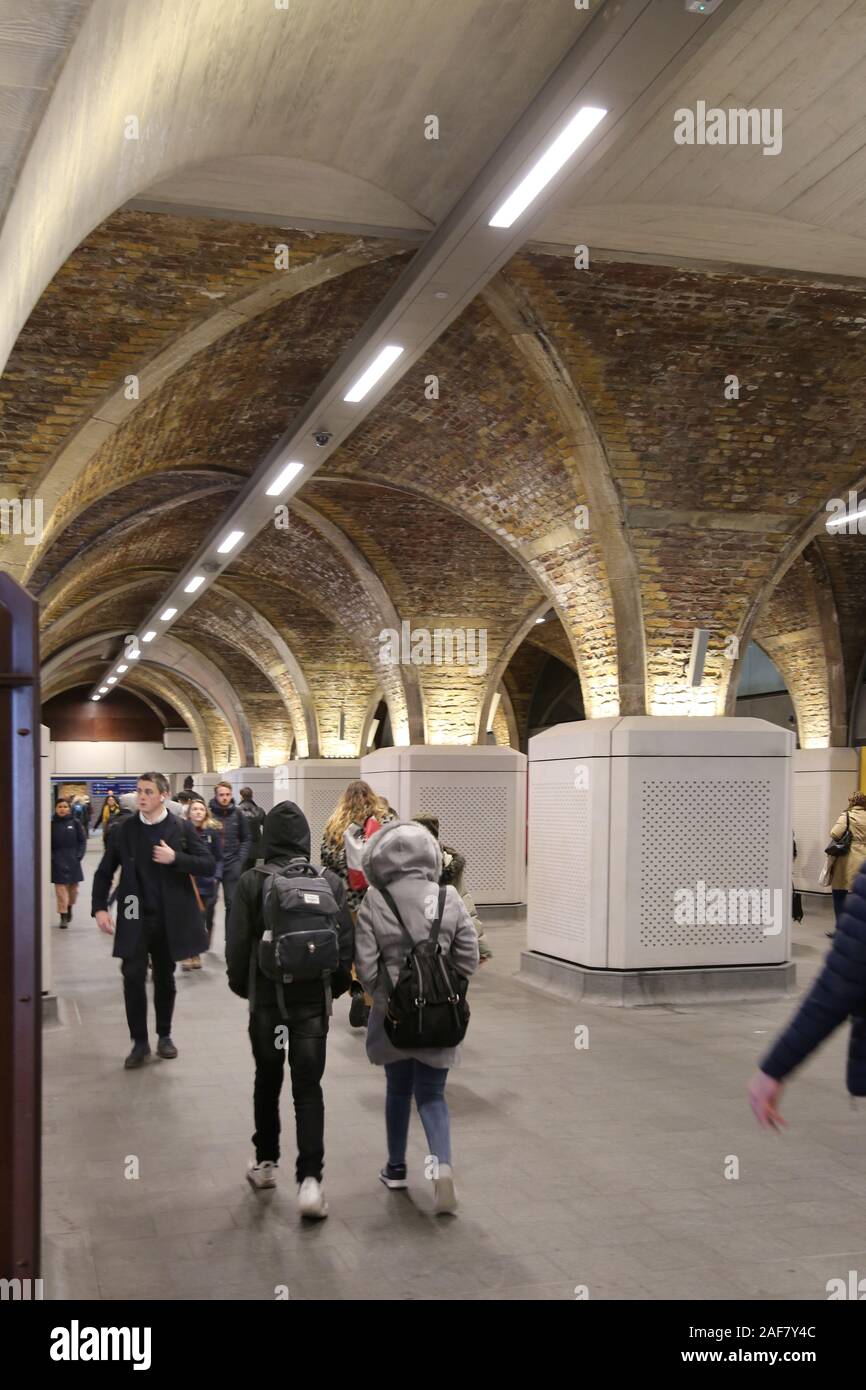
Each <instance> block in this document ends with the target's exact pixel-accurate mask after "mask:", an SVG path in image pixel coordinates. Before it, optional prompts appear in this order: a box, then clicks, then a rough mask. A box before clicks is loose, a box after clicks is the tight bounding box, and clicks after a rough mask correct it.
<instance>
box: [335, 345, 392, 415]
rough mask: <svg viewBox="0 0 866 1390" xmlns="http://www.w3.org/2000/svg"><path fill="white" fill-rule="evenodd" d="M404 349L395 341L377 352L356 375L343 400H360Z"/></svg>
mask: <svg viewBox="0 0 866 1390" xmlns="http://www.w3.org/2000/svg"><path fill="white" fill-rule="evenodd" d="M403 351H404V349H403V348H401V347H398V346H397V345H396V344H395V343H390V344H389V345H388V346H387V347H383V348H382V351H381V352H379V353H377V355H376V357H374V359H373V361H372V362H371V363H370V365H369V367H368V368H367V370H366V371H365V372H364V373H362V375H361V376H359V377H358V380H357V381H356V382H355V385H354V386H353V387H351V389H350V390H349V392H348V394H347V395H345V396H344V397H343V400H344V401H362V400H363V399H364V397H365V396H366V395H367V393H368V391H372V389H373V387H374V386H375V385H376V382H377V381H379V380H380V379H381V378H382V377H383V376H384V375H385V373H386V372H387V370H388V368H389V367H390V366H391V365H392V364H393V363H394V362H396V361H397V358H398V357H399V356H400V355H401V354H402V352H403Z"/></svg>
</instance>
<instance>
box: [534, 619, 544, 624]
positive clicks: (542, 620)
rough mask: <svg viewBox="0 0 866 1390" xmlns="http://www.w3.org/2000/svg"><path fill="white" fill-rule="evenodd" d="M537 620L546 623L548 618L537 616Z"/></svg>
mask: <svg viewBox="0 0 866 1390" xmlns="http://www.w3.org/2000/svg"><path fill="white" fill-rule="evenodd" d="M535 621H536V624H537V623H546V622H547V619H546V618H536V619H535Z"/></svg>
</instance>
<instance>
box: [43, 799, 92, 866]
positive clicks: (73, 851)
mask: <svg viewBox="0 0 866 1390" xmlns="http://www.w3.org/2000/svg"><path fill="white" fill-rule="evenodd" d="M86 849H87V833H86V831H85V829H84V826H83V825H82V824H81V821H80V820H76V818H75V816H73V814H72V812H71V811H70V813H69V815H68V816H58V814H57V812H56V811H55V813H54V815H53V816H52V817H51V882H52V883H81V882H82V880H83V879H84V872H83V870H82V868H81V861H82V859H83V858H84V852H85V850H86Z"/></svg>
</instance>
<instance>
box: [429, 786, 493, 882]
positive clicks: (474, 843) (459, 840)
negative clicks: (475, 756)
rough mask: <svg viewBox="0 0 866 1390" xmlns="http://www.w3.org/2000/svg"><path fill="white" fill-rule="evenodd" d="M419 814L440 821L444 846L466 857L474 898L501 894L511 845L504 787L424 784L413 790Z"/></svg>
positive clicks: (467, 872) (468, 876)
mask: <svg viewBox="0 0 866 1390" xmlns="http://www.w3.org/2000/svg"><path fill="white" fill-rule="evenodd" d="M413 793H414V796H415V797H416V798H417V800H416V803H415V804H416V805H417V807H418V810H419V811H421V810H423V811H429V812H431V813H432V814H433V815H434V816H438V817H439V834H440V837H441V839H442V841H443V843H444V844H447V845H453V846H454V848H455V849H459V850H460V853H461V854H463V855H465V856H466V864H467V870H466V874H467V882H468V885H469V888H470V891H471V893H472V895H473V897H474V898H475V899H476V900H478V901H482V902H483V901H484V898H485V895H486V894H491V893H496V892H498V891H500V890H501V887H502V884H503V883H504V882H505V881H506V880H507V878H508V867H509V866H508V853H509V845H510V834H509V831H510V827H509V820H508V814H509V793H508V790H507V789H506V788H505V787H503V786H500V787H496V786H471V785H468V784H467V785H461V784H458V785H457V786H453V787H445V786H441V785H438V786H437V785H431V783H427V784H426V785H425V784H423V783H422V784H421V785H419V786H417V787H415V788H413Z"/></svg>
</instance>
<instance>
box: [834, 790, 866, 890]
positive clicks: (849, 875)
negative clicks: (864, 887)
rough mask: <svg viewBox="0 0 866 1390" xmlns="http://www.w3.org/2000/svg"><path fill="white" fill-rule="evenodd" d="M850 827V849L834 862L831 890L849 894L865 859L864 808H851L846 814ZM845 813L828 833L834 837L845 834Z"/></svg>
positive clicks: (865, 809) (865, 812) (865, 823)
mask: <svg viewBox="0 0 866 1390" xmlns="http://www.w3.org/2000/svg"><path fill="white" fill-rule="evenodd" d="M847 823H850V826H851V848H850V849H849V851H848V853H847V854H843V855H841V856H840V857H839V859H838V860H837V861H836V868H835V870H834V872H833V880H832V883H831V885H830V886H831V888H844V889H845V891H846V892H848V893H850V892H851V889H852V888H853V887H854V880H855V878H856V877H857V875H858V874H859V872H860V866H861V865H862V863H863V860H864V859H866V808H864V807H863V806H852V807H851V810H850V811H849V812H848V821H847ZM845 826H846V819H845V812H844V811H843V812H842V814H841V816H840V817H839V819H838V820H837V821H836V824H835V825H834V826H833V828H832V830H831V831H830V834H831V835H834V836H836V837H838V836H840V835H844V834H845Z"/></svg>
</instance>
